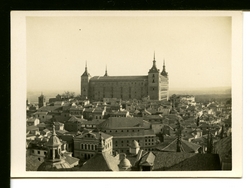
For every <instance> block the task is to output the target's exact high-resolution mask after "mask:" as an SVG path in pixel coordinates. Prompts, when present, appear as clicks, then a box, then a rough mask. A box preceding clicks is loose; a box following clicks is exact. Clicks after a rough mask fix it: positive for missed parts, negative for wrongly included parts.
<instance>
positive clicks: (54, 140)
mask: <svg viewBox="0 0 250 188" xmlns="http://www.w3.org/2000/svg"><path fill="white" fill-rule="evenodd" d="M60 145H62V143H61V141H60V139H59V138H58V137H57V136H55V135H52V136H51V137H50V138H49V141H48V142H47V146H60Z"/></svg>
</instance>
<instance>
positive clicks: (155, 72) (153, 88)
mask: <svg viewBox="0 0 250 188" xmlns="http://www.w3.org/2000/svg"><path fill="white" fill-rule="evenodd" d="M148 95H149V97H150V100H161V96H160V70H159V69H157V67H156V61H155V53H154V59H153V66H152V68H151V69H149V71H148Z"/></svg>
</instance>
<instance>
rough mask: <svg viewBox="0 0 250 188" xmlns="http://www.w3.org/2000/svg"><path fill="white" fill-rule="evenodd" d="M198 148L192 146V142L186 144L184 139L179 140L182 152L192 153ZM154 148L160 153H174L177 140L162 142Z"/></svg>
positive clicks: (198, 146) (196, 145)
mask: <svg viewBox="0 0 250 188" xmlns="http://www.w3.org/2000/svg"><path fill="white" fill-rule="evenodd" d="M169 142H170V143H169ZM200 147H201V146H200V145H198V144H194V143H192V142H188V141H186V140H184V139H181V149H182V151H183V152H186V153H193V152H196V151H197V150H198V149H199V148H200ZM156 148H157V149H158V150H160V151H167V152H176V149H177V138H175V139H174V140H172V142H171V140H169V141H166V142H163V143H161V144H159V146H157V147H156Z"/></svg>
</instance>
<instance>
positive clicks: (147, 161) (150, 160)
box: [139, 152, 155, 166]
mask: <svg viewBox="0 0 250 188" xmlns="http://www.w3.org/2000/svg"><path fill="white" fill-rule="evenodd" d="M154 160H155V155H154V154H153V153H152V152H148V153H147V154H146V155H144V156H143V157H142V158H141V160H140V163H139V164H140V165H143V166H153V165H154Z"/></svg>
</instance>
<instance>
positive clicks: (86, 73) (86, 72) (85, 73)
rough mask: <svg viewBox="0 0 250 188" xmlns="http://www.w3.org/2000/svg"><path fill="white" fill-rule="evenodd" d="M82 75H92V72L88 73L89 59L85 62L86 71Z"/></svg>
mask: <svg viewBox="0 0 250 188" xmlns="http://www.w3.org/2000/svg"><path fill="white" fill-rule="evenodd" d="M82 76H90V74H89V73H88V67H87V61H86V63H85V71H84V73H83V74H82Z"/></svg>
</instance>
